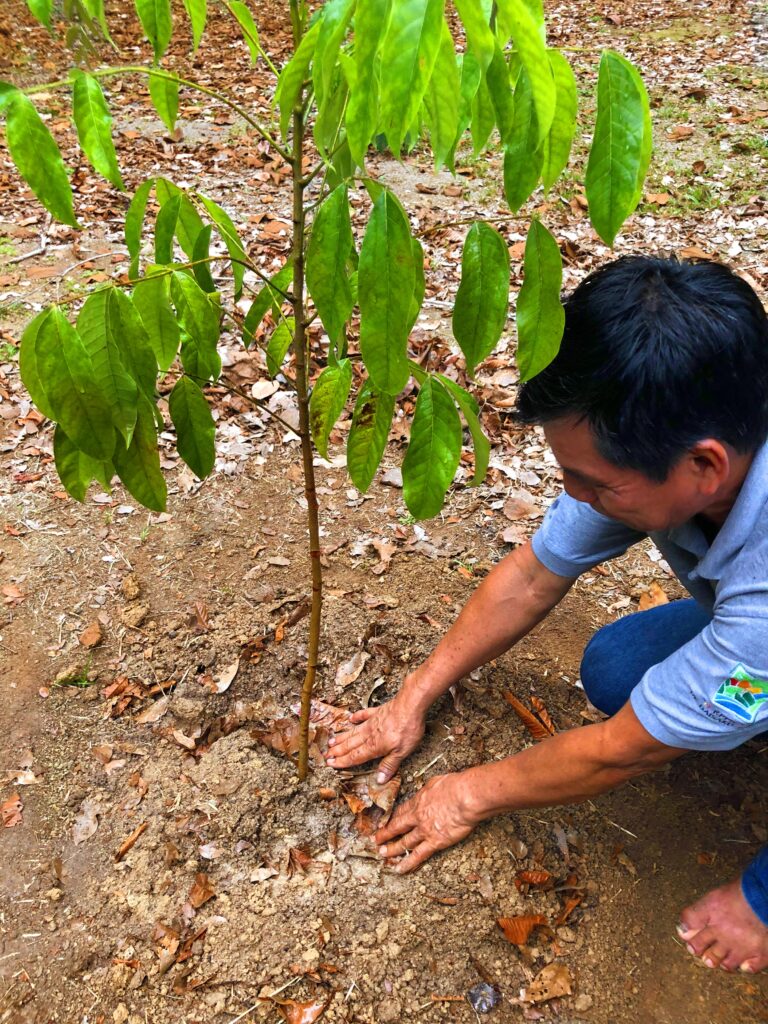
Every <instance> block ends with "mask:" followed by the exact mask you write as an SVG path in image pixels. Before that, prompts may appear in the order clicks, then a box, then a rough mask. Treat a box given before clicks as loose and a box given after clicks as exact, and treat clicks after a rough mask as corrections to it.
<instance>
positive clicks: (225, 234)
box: [197, 192, 248, 302]
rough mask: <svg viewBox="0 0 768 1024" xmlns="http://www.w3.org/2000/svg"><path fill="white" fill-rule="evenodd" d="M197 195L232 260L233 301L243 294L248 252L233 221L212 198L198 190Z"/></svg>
mask: <svg viewBox="0 0 768 1024" xmlns="http://www.w3.org/2000/svg"><path fill="white" fill-rule="evenodd" d="M197 197H198V199H199V200H200V202H201V203H202V204H203V206H204V207H205V208H206V210H207V211H208V215H209V217H210V218H211V220H212V221H213V223H214V224H215V225H216V227H217V228H218V231H219V234H220V235H221V237H222V240H223V242H224V244H225V245H226V247H227V252H228V253H229V258H230V259H231V260H232V277H233V278H234V281H235V302H237V300H238V299H239V298H240V296H241V295H242V294H243V277H244V276H245V267H244V266H243V264H244V263H247V262H248V254H247V253H246V251H245V246H244V245H243V243H242V241H241V239H240V235H239V234H238V231H237V228H236V227H235V225H234V221H233V220H232V218H231V217H230V216H229V214H228V213H227V211H226V210H224V209H223V208H222V207H221V206H219V204H218V203H217V202H214V200H213V199H209V198H208V196H204V195H203V194H202V193H200V192H198V193H197Z"/></svg>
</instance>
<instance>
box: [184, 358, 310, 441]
mask: <svg viewBox="0 0 768 1024" xmlns="http://www.w3.org/2000/svg"><path fill="white" fill-rule="evenodd" d="M171 372H172V371H171V370H168V371H166V373H167V374H169V373H171ZM182 377H189V379H190V380H193V381H194V382H195V384H198V385H200V386H201V387H202V386H203V385H209V386H210V387H212V388H221V389H222V390H223V391H227V392H229V393H230V394H232V395H238V396H239V397H240V398H244V399H245V400H246V401H247V402H253V404H254V405H256V406H258V408H259V409H263V410H264V412H266V413H268V414H269V415H270V416H271V417H272V419H273V420H274V421H275V422H276V423H279V424H280V426H282V427H284V428H285V429H286V430H290V432H291V433H292V434H295V433H296V428H295V427H292V426H291V424H290V423H289V422H288V421H287V420H284V419H283V418H282V416H279V415H278V414H277V413H276V412H273V411H272V410H271V409H270V408H269V406H268V405H267V404H266V402H265V401H264V400H263V399H261V398H255V397H254V396H253V395H249V394H248V392H247V391H243V390H242V389H241V388H238V387H235V385H234V384H230V383H229V379H228V378H227V377H219V379H218V380H210V379H209V378H208V377H197V376H195V374H194V373H188V372H187V371H186V370H179V371H177V372H176V377H175V379H176V380H180V379H181V378H182Z"/></svg>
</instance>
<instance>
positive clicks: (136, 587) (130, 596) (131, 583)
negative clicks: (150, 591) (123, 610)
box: [120, 573, 141, 601]
mask: <svg viewBox="0 0 768 1024" xmlns="http://www.w3.org/2000/svg"><path fill="white" fill-rule="evenodd" d="M120 589H121V590H122V592H123V597H124V598H126V599H127V600H128V601H135V600H136V598H137V597H138V596H139V594H140V593H141V585H140V584H139V581H138V580H137V579H136V577H135V575H134V574H133V573H131V574H130V575H129V576H126V577H125V579H124V580H123V582H122V583H121V584H120Z"/></svg>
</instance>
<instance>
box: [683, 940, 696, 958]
mask: <svg viewBox="0 0 768 1024" xmlns="http://www.w3.org/2000/svg"><path fill="white" fill-rule="evenodd" d="M685 948H686V949H687V950H688V952H689V953H690V954H691V956H696V950H695V949H694V948H693V946H692V945H691V944H690V942H686V944H685Z"/></svg>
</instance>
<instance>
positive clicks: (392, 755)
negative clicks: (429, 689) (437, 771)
mask: <svg viewBox="0 0 768 1024" xmlns="http://www.w3.org/2000/svg"><path fill="white" fill-rule="evenodd" d="M350 722H351V723H352V725H351V727H350V728H349V729H346V730H345V731H344V732H340V733H338V734H337V735H336V736H332V737H331V738H330V740H329V741H328V754H327V756H326V762H327V763H328V764H329V765H330V766H331V768H352V767H353V766H354V765H358V764H363V763H364V762H365V761H370V760H372V759H373V758H376V757H380V758H382V761H381V763H380V764H379V770H378V772H377V773H376V780H377V782H388V781H389V779H391V778H392V776H393V775H394V774H395V772H396V771H397V769H398V767H399V766H400V762H401V761H402V760H403V759H404V758H406V757H407V756H408V755H409V754H410V753H411V752H412V751H414V750H415V749H416V747H417V746H418V745H419V743H420V742H421V738H422V736H423V735H424V714H423V712H421V711H418V710H414V709H413V707H412V706H409V705H408V704H407V703H406V702H405V701H404V700H403V699H402V697H401V695H400V694H398V695H397V696H396V697H395V698H394V699H393V700H390V701H387V703H386V704H382V705H381V706H380V707H378V708H365V709H364V710H363V711H356V712H355V713H354V714H353V715H352V717H351V718H350Z"/></svg>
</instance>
